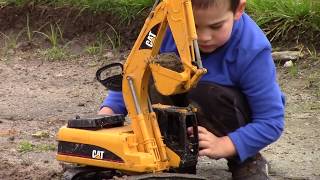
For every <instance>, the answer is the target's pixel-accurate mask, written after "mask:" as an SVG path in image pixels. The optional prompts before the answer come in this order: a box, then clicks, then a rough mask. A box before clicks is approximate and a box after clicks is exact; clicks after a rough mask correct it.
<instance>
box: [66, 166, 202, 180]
mask: <svg viewBox="0 0 320 180" xmlns="http://www.w3.org/2000/svg"><path fill="white" fill-rule="evenodd" d="M61 179H62V180H107V179H111V180H156V179H161V180H188V179H194V180H206V178H204V177H201V176H198V175H195V174H183V173H149V174H141V175H127V174H125V173H122V172H120V171H118V170H113V169H104V168H98V167H69V168H68V169H66V171H65V172H64V173H63V175H62V178H61Z"/></svg>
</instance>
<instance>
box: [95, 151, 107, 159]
mask: <svg viewBox="0 0 320 180" xmlns="http://www.w3.org/2000/svg"><path fill="white" fill-rule="evenodd" d="M103 153H104V151H98V150H93V151H92V158H93V159H103Z"/></svg>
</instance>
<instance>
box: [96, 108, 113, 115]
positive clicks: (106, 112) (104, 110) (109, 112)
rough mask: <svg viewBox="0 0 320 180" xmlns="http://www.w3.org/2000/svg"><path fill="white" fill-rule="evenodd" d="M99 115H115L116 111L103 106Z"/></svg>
mask: <svg viewBox="0 0 320 180" xmlns="http://www.w3.org/2000/svg"><path fill="white" fill-rule="evenodd" d="M98 114H99V115H113V114H114V112H113V110H112V109H111V108H109V107H102V108H101V109H100V110H99V112H98Z"/></svg>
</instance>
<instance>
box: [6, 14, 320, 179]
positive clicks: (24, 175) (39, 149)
mask: <svg viewBox="0 0 320 180" xmlns="http://www.w3.org/2000/svg"><path fill="white" fill-rule="evenodd" d="M7 11H8V10H6V11H4V10H3V9H1V10H0V19H1V20H0V22H1V23H0V24H2V22H7V21H8V20H7V19H8V18H9V17H8V16H9V15H14V13H13V12H17V11H10V12H9V11H8V12H7ZM48 11H49V10H48ZM48 11H45V12H48ZM4 12H6V13H7V14H6V15H5V16H4V15H3V14H2V13H4ZM22 12H24V13H25V12H29V10H28V11H22ZM10 13H11V14H10ZM22 14H23V13H22ZM24 15H25V14H23V15H21V16H23V17H25V16H24ZM19 16H20V15H19ZM32 16H33V15H32ZM34 17H36V16H34ZM56 17H60V19H63V18H61V17H62V16H61V14H58V15H56ZM65 17H67V16H65ZM6 18H7V19H6ZM22 19H24V18H21V19H20V20H21V22H20V21H18V20H19V18H18V20H17V19H14V18H12V19H11V20H10V22H11V23H7V24H6V25H5V26H1V27H0V31H1V32H2V33H4V34H13V35H16V34H18V33H19V32H20V29H19V26H21V27H25V26H24V24H25V22H24V21H22ZM84 19H85V18H84ZM92 19H94V18H92ZM34 21H35V22H37V20H35V19H34ZM39 21H45V20H41V18H40V20H39ZM40 24H41V23H40ZM34 25H35V26H32V27H36V23H35V24H34ZM10 27H12V28H10ZM93 27H99V25H96V26H93ZM74 29H76V30H73V31H77V32H78V33H75V34H78V35H70V40H68V41H72V42H79V43H71V45H70V46H68V50H70V51H71V52H76V54H77V55H75V56H67V57H65V59H64V60H58V61H48V60H47V58H46V57H45V56H44V53H43V52H44V51H45V50H46V49H45V47H47V46H48V42H47V41H45V40H43V39H41V38H40V37H39V38H36V39H35V43H34V44H36V45H37V46H33V47H30V48H27V49H19V48H18V47H17V46H15V47H12V48H7V46H6V45H7V44H6V42H7V41H6V40H5V39H4V38H0V39H1V40H0V53H1V54H0V162H1V163H0V179H10V180H12V179H60V178H61V173H62V172H63V167H62V166H61V165H60V163H59V162H58V161H56V160H55V153H56V148H55V147H56V145H57V143H56V141H55V135H56V132H57V130H58V129H59V128H60V127H61V126H62V125H64V124H65V123H66V122H67V120H68V119H71V118H73V117H75V116H76V115H80V116H88V117H89V116H94V115H96V113H97V111H98V110H99V105H100V104H101V102H102V100H103V98H104V97H105V95H106V90H105V88H104V87H103V86H102V85H100V84H99V83H98V82H97V81H96V80H95V72H96V70H97V69H98V68H99V67H101V66H102V65H103V64H108V63H110V62H119V61H123V60H124V57H126V55H127V53H128V52H127V51H126V48H124V49H125V50H123V51H114V50H113V49H110V48H109V47H105V49H104V51H103V54H101V55H89V54H87V53H86V52H85V47H86V45H87V44H86V43H89V42H90V40H91V39H90V38H92V39H93V40H95V39H94V38H95V37H91V36H90V33H86V32H88V31H82V30H80V29H81V28H80V29H79V31H78V30H77V28H74ZM67 31H69V30H66V32H67ZM70 31H71V30H70ZM71 34H72V33H71ZM88 34H89V35H88ZM23 37H24V38H25V37H26V35H24V36H22V39H20V40H19V41H18V44H19V42H24V40H23ZM89 37H90V38H89ZM88 39H90V40H88ZM75 40H76V41H75ZM128 44H130V43H128ZM27 47H29V46H27ZM127 49H129V47H127ZM277 69H278V79H279V83H280V86H281V88H282V90H283V91H284V93H285V94H286V102H287V106H286V128H285V131H284V133H283V135H282V137H281V138H280V139H279V140H278V141H277V142H276V143H274V144H272V145H270V146H269V147H267V148H265V149H264V150H263V152H262V153H263V155H264V156H265V157H266V158H267V159H268V161H269V163H270V175H271V177H272V179H320V172H319V170H320V164H319V160H320V144H319V142H320V115H319V114H320V71H319V69H320V59H319V57H312V58H310V57H307V56H305V57H303V58H301V59H300V60H299V61H297V62H296V66H294V67H291V68H284V67H283V66H282V65H280V64H279V65H278V66H277ZM44 147H46V148H44ZM198 173H199V174H200V175H202V176H205V177H208V178H209V179H230V178H231V174H230V173H229V172H228V171H227V166H226V161H225V160H218V161H216V160H211V159H208V158H200V159H199V164H198Z"/></svg>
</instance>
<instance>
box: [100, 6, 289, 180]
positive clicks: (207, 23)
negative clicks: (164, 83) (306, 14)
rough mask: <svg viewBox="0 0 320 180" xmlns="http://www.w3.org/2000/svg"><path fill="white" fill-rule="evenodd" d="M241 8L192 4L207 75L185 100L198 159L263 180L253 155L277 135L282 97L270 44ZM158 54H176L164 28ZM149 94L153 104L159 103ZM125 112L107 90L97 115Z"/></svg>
mask: <svg viewBox="0 0 320 180" xmlns="http://www.w3.org/2000/svg"><path fill="white" fill-rule="evenodd" d="M245 4H246V0H193V1H192V6H193V13H194V17H195V23H196V29H197V34H198V43H199V48H200V51H201V56H202V61H203V66H204V67H205V68H206V69H207V70H208V73H207V74H205V75H204V76H203V77H202V79H201V80H200V82H199V83H198V85H197V87H196V88H194V89H192V90H191V91H190V92H188V93H187V94H186V97H187V100H188V102H189V103H193V104H195V105H197V106H198V107H199V108H198V109H199V112H198V120H199V148H200V150H199V155H200V156H208V157H209V158H213V159H219V158H226V159H227V160H228V166H229V170H230V171H231V172H232V177H233V179H252V180H255V179H268V174H267V162H266V160H265V159H264V158H263V157H262V156H261V154H260V153H259V151H260V150H261V149H263V148H264V147H266V146H268V145H269V144H271V143H273V142H274V141H276V140H277V139H278V138H279V137H280V135H281V133H282V131H283V128H284V97H283V95H282V93H281V90H280V88H279V85H278V84H277V82H276V70H275V65H274V63H273V59H272V56H271V45H270V43H269V41H268V40H267V38H266V37H265V35H264V33H263V32H262V31H261V29H260V28H259V27H258V26H257V25H256V24H255V23H254V22H253V20H252V19H250V17H249V16H248V15H247V14H245V13H244V9H245ZM161 52H162V53H164V52H176V53H177V49H176V46H175V43H174V40H173V37H172V35H171V33H170V30H168V31H167V34H166V36H165V38H164V40H163V44H162V47H161ZM150 96H151V99H152V101H153V102H163V99H162V98H160V99H159V98H154V97H159V96H154V97H153V93H151V95H150ZM179 96H180V97H179ZM179 99H181V95H176V96H172V97H170V100H171V102H172V103H171V104H175V105H179V104H181V103H182V102H181V101H180V100H179ZM166 102H167V100H166ZM166 104H168V103H166ZM125 112H126V110H125V106H124V103H123V99H122V94H121V92H115V91H109V96H108V97H107V98H106V99H105V100H104V102H103V104H102V108H101V110H100V112H99V113H100V114H112V113H125ZM190 132H192V130H190Z"/></svg>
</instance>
